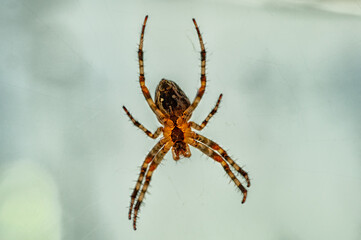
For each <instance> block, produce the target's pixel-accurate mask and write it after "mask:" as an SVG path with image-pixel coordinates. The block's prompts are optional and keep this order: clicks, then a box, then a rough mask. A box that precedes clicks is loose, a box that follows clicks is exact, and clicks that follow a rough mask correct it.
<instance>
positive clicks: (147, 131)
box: [123, 106, 163, 139]
mask: <svg viewBox="0 0 361 240" xmlns="http://www.w3.org/2000/svg"><path fill="white" fill-rule="evenodd" d="M123 109H124V111H125V113H126V114H127V115H128V117H129V118H130V120H131V121H132V122H133V124H134V125H135V126H137V127H138V128H140V129H141V130H142V131H143V132H144V133H145V134H147V135H148V137H151V138H153V139H155V138H157V137H159V135H160V134H161V133H162V131H163V128H162V127H159V128H157V130H156V131H155V132H154V133H151V131H149V130H148V129H147V128H146V127H144V126H143V125H142V124H140V123H139V122H138V121H137V120H135V119H134V118H133V116H132V114H130V112H129V111H128V109H127V108H126V107H124V106H123Z"/></svg>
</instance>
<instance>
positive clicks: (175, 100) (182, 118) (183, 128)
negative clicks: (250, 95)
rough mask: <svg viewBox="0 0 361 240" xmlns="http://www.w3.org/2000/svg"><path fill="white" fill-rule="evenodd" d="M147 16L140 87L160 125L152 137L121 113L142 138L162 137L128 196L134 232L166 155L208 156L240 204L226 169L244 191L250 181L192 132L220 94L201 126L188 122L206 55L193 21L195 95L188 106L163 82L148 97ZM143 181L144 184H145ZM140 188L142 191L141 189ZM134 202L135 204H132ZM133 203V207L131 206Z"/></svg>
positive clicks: (221, 151)
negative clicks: (197, 62) (197, 68)
mask: <svg viewBox="0 0 361 240" xmlns="http://www.w3.org/2000/svg"><path fill="white" fill-rule="evenodd" d="M147 19H148V16H146V17H145V19H144V23H143V27H142V33H141V36H140V43H139V50H138V58H139V72H140V73H139V83H140V87H141V89H142V92H143V95H144V97H145V99H146V100H147V102H148V105H149V107H150V108H151V109H152V111H153V112H154V113H155V115H156V117H157V119H158V121H159V122H160V123H161V124H162V125H163V127H159V128H158V129H157V130H156V131H155V132H154V133H151V132H150V131H149V130H148V129H146V128H145V127H144V126H143V125H141V124H140V123H139V122H138V121H136V120H135V119H134V118H133V116H132V115H131V114H130V113H129V111H128V110H127V109H126V108H125V107H124V106H123V109H124V111H125V112H126V114H127V115H128V117H129V118H130V120H131V121H132V122H133V123H134V125H136V126H137V127H139V128H140V129H142V130H143V131H144V132H145V134H147V135H148V136H149V137H151V138H157V137H158V136H159V135H160V134H163V137H162V138H161V139H160V140H159V142H158V143H157V144H156V145H155V146H154V147H153V149H152V150H151V151H150V152H149V153H148V155H147V156H146V158H145V160H144V162H143V164H142V167H141V170H140V174H139V177H138V180H137V183H136V185H135V188H134V190H133V193H132V195H131V201H130V208H129V213H128V217H129V219H131V216H132V212H133V209H134V215H133V228H134V230H136V221H137V216H138V211H139V208H140V205H141V204H142V202H143V199H144V195H145V193H146V192H147V189H148V186H149V183H150V180H151V178H152V175H153V172H154V170H155V169H156V168H157V167H158V165H159V163H160V162H161V161H162V160H163V158H164V156H165V154H166V153H167V152H168V151H169V150H172V155H173V159H174V160H179V159H180V157H186V158H189V157H190V156H191V151H190V149H189V145H191V146H193V147H195V148H197V149H199V150H200V151H202V152H203V153H204V154H206V155H207V156H209V157H211V158H212V159H213V160H215V161H216V162H218V163H220V164H221V166H222V167H223V169H224V170H225V172H226V173H227V174H228V176H229V177H230V178H231V179H232V181H233V182H234V183H235V184H236V186H237V187H238V188H239V189H240V190H241V191H242V193H243V200H242V203H244V202H245V201H246V197H247V190H246V188H245V187H243V185H242V184H241V182H240V181H239V180H238V179H237V178H236V176H235V175H234V173H233V172H232V170H231V169H230V167H229V166H232V167H233V169H234V170H235V171H237V172H238V173H239V174H241V175H242V176H243V177H244V179H245V180H246V183H247V187H250V184H251V183H250V181H249V178H248V174H247V172H245V171H244V170H243V169H242V168H241V167H240V166H238V164H237V163H235V162H234V161H233V160H232V159H231V158H230V157H229V156H228V154H227V152H226V151H225V150H224V149H223V148H221V147H220V146H219V145H218V144H217V143H215V142H213V141H212V140H210V139H208V138H206V137H204V136H202V135H200V134H198V133H196V132H194V131H193V130H192V129H195V130H198V131H200V130H202V129H203V128H204V127H205V126H206V125H207V123H208V121H209V120H210V119H211V117H212V116H213V115H214V114H215V113H216V112H217V109H218V106H219V103H220V102H221V99H222V94H221V95H220V96H219V98H218V101H217V103H216V106H215V107H214V108H213V109H212V111H211V112H210V113H209V114H208V116H207V117H206V119H205V120H204V121H203V122H202V124H201V125H198V124H197V123H195V122H192V121H189V119H190V117H191V116H192V113H193V111H194V109H195V108H196V107H197V106H198V103H199V101H200V100H201V98H202V96H203V94H204V91H205V88H206V74H205V69H206V51H205V49H204V44H203V40H202V36H201V33H200V31H199V28H198V25H197V23H196V20H195V19H193V23H194V26H195V27H196V30H197V34H198V38H199V42H200V45H201V87H200V88H199V90H198V93H197V95H196V97H195V99H194V100H193V102H192V103H191V102H190V101H189V99H188V97H187V96H186V95H185V93H184V92H183V91H182V89H181V88H180V87H179V86H178V85H177V84H176V83H175V82H173V81H170V80H166V79H162V80H161V81H160V82H159V84H158V86H157V89H156V91H155V101H153V99H152V98H151V96H150V93H149V90H148V88H147V87H146V86H145V77H144V63H143V38H144V31H145V25H146V23H147ZM144 179H145V180H144ZM141 187H142V188H141ZM139 190H141V191H140V193H139ZM136 199H137V201H136V203H135V200H136ZM134 203H135V205H134Z"/></svg>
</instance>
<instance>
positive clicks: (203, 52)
mask: <svg viewBox="0 0 361 240" xmlns="http://www.w3.org/2000/svg"><path fill="white" fill-rule="evenodd" d="M192 20H193V23H194V26H195V27H196V30H197V34H198V39H199V43H200V45H201V52H200V53H201V86H200V88H199V89H198V92H197V95H196V97H195V98H194V100H193V103H192V104H191V105H190V106H189V107H188V108H187V109H186V110H185V111H184V113H183V116H184V117H185V119H186V120H188V119H189V118H190V116H191V114H192V112H193V111H194V109H195V108H196V107H197V106H198V103H199V102H200V101H201V99H202V97H203V94H204V92H205V90H206V50H205V48H204V44H203V39H202V35H201V32H200V31H199V28H198V25H197V22H196V20H195V19H194V18H193V19H192Z"/></svg>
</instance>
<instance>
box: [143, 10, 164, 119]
mask: <svg viewBox="0 0 361 240" xmlns="http://www.w3.org/2000/svg"><path fill="white" fill-rule="evenodd" d="M147 20H148V15H147V16H145V18H144V23H143V27H142V33H141V35H140V42H139V48H138V61H139V84H140V88H141V89H142V92H143V95H144V97H145V100H147V102H148V105H149V107H150V108H151V109H152V111H153V112H154V113H155V115H157V118H158V119H159V120H160V121H161V122H162V120H163V119H164V115H163V113H162V112H161V111H160V110H159V109H158V108H157V106H156V105H155V103H154V101H153V99H152V97H151V96H150V93H149V90H148V88H147V86H145V77H144V61H143V40H144V32H145V25H146V23H147Z"/></svg>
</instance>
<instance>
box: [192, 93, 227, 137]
mask: <svg viewBox="0 0 361 240" xmlns="http://www.w3.org/2000/svg"><path fill="white" fill-rule="evenodd" d="M222 96H223V95H222V94H221V95H219V98H218V100H217V103H216V106H214V108H213V109H212V111H211V112H210V113H209V114H208V116H207V117H206V119H204V121H203V122H202V124H201V125H198V124H197V123H195V122H193V121H191V122H190V124H191V125H190V126H191V127H192V128H194V129H196V130H198V131H201V130H202V129H203V128H204V127H205V126H206V125H207V123H208V122H209V120H210V119H211V117H213V115H214V114H216V112H217V110H218V106H219V104H220V102H221V99H222Z"/></svg>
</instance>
